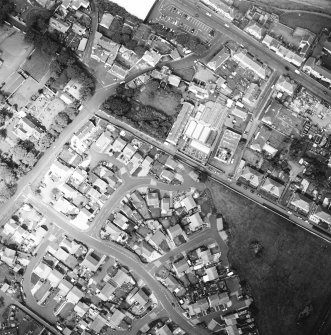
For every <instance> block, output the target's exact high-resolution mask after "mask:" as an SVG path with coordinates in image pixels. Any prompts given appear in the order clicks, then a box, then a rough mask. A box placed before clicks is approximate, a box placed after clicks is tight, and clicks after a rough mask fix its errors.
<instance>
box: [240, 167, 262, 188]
mask: <svg viewBox="0 0 331 335" xmlns="http://www.w3.org/2000/svg"><path fill="white" fill-rule="evenodd" d="M241 177H242V178H244V179H246V180H247V181H248V182H249V183H250V184H251V185H252V186H254V187H257V186H259V184H260V183H261V181H262V178H263V174H262V173H260V172H258V171H256V170H255V169H253V168H251V167H250V166H245V168H244V169H243V171H242V173H241Z"/></svg>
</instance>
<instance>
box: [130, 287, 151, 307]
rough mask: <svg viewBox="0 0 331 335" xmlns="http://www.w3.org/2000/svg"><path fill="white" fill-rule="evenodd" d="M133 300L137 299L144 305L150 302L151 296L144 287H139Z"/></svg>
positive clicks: (136, 300)
mask: <svg viewBox="0 0 331 335" xmlns="http://www.w3.org/2000/svg"><path fill="white" fill-rule="evenodd" d="M131 301H132V302H133V301H135V302H137V303H138V304H139V305H140V306H141V307H144V306H145V305H146V304H147V303H148V302H149V298H148V296H147V295H146V293H145V292H144V291H143V290H142V289H139V290H138V291H137V293H135V294H134V295H133V296H132V298H131Z"/></svg>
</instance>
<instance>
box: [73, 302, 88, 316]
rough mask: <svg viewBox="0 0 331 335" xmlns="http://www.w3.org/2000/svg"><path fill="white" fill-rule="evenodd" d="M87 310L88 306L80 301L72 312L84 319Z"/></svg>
mask: <svg viewBox="0 0 331 335" xmlns="http://www.w3.org/2000/svg"><path fill="white" fill-rule="evenodd" d="M88 310H89V306H88V305H86V304H85V303H83V302H81V301H79V302H78V304H77V305H75V307H74V311H75V312H76V314H77V315H78V316H79V317H80V318H82V317H84V315H85V314H86V313H87V311H88Z"/></svg>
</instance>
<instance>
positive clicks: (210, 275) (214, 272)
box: [202, 266, 219, 283]
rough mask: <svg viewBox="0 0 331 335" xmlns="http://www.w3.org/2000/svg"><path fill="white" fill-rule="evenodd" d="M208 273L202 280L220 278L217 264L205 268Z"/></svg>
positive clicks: (207, 280)
mask: <svg viewBox="0 0 331 335" xmlns="http://www.w3.org/2000/svg"><path fill="white" fill-rule="evenodd" d="M205 272H206V274H205V275H204V276H203V277H202V280H203V281H204V282H205V283H206V282H209V281H212V280H215V279H217V278H218V276H219V275H218V272H217V269H216V266H213V267H211V268H207V269H206V270H205Z"/></svg>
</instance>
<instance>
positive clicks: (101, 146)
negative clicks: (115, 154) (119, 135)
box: [95, 131, 114, 152]
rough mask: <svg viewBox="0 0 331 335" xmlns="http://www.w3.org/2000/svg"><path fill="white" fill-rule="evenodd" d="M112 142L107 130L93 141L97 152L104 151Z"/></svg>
mask: <svg viewBox="0 0 331 335" xmlns="http://www.w3.org/2000/svg"><path fill="white" fill-rule="evenodd" d="M113 142H114V139H113V137H112V136H111V133H110V132H109V131H105V132H103V133H102V134H101V135H100V136H99V138H98V139H97V140H96V142H95V147H96V149H97V150H98V151H99V152H104V151H105V150H106V149H107V147H108V146H109V145H110V144H112V143H113Z"/></svg>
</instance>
